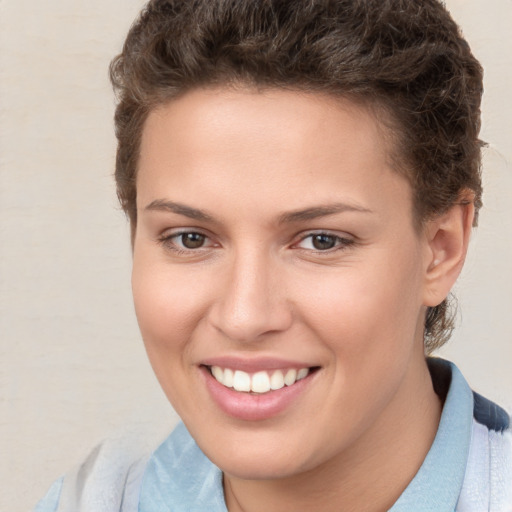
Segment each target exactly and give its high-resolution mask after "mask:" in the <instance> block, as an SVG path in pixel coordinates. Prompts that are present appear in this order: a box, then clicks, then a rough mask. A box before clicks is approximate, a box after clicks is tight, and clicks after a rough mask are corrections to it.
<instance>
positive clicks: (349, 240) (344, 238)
mask: <svg viewBox="0 0 512 512" xmlns="http://www.w3.org/2000/svg"><path fill="white" fill-rule="evenodd" d="M317 235H325V236H329V237H332V238H334V239H335V240H336V245H335V246H334V247H331V248H330V249H324V250H322V249H314V248H303V247H298V245H299V244H300V243H301V242H303V241H304V240H307V239H308V238H312V237H314V236H317ZM354 243H355V239H354V237H353V236H351V235H348V234H346V233H342V234H341V233H336V232H333V231H329V230H326V229H318V230H313V231H308V232H305V233H301V234H300V235H298V236H297V237H296V241H295V242H293V243H292V248H296V249H298V250H304V251H308V252H313V253H317V254H329V253H332V252H335V251H339V250H345V249H347V248H348V247H349V246H351V245H353V244H354Z"/></svg>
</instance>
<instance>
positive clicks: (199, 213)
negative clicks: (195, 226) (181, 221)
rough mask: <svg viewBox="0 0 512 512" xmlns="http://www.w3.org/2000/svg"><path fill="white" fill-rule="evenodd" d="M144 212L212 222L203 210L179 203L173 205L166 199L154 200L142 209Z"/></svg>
mask: <svg viewBox="0 0 512 512" xmlns="http://www.w3.org/2000/svg"><path fill="white" fill-rule="evenodd" d="M144 210H148V211H164V212H172V213H177V214H178V215H183V216H184V217H188V218H189V219H195V220H201V221H205V222H208V221H209V222H211V221H213V217H212V216H211V215H210V214H209V213H206V212H205V211H203V210H199V209H197V208H192V207H191V206H186V205H184V204H181V203H175V202H174V201H168V200H166V199H155V200H154V201H152V202H151V203H149V204H148V205H147V206H146V207H145V208H144Z"/></svg>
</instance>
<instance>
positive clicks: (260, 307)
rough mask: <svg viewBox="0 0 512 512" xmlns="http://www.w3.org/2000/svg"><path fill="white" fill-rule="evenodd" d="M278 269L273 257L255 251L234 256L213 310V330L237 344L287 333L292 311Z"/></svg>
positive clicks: (211, 315)
mask: <svg viewBox="0 0 512 512" xmlns="http://www.w3.org/2000/svg"><path fill="white" fill-rule="evenodd" d="M278 267H279V265H278V263H277V262H275V261H272V258H271V257H269V256H266V255H262V254H258V253H257V252H256V251H253V252H252V254H251V253H247V252H246V253H244V254H239V255H238V256H235V257H234V260H233V262H231V263H230V264H229V265H228V268H227V271H226V272H225V273H224V275H223V278H222V285H221V287H220V289H219V290H218V293H217V294H216V297H217V300H216V301H215V302H214V304H213V305H212V307H211V309H210V315H209V316H210V321H211V323H212V325H213V326H214V328H215V329H217V330H218V331H220V332H222V334H223V335H224V336H226V337H227V338H229V339H231V340H233V341H238V342H251V341H257V340H260V339H263V338H264V337H265V335H269V334H272V333H278V332H283V331H286V330H287V329H288V328H289V327H290V325H291V323H292V311H291V307H290V304H289V302H288V301H287V297H286V290H285V287H284V286H283V278H282V271H280V270H281V269H279V268H278ZM217 282H218V281H217Z"/></svg>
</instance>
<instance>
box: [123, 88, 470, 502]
mask: <svg viewBox="0 0 512 512" xmlns="http://www.w3.org/2000/svg"><path fill="white" fill-rule="evenodd" d="M391 149H392V148H389V147H388V146H387V143H386V140H385V139H384V137H383V136H382V132H381V127H380V126H379V125H378V123H377V122H376V120H375V118H374V117H373V115H372V114H371V113H370V112H369V111H368V110H366V109H365V108H363V107H362V106H358V105H355V104H354V103H351V102H349V101H347V100H340V99H333V98H331V97H329V96H324V95H321V94H318V93H316V94H306V93H299V92H293V91H282V90H266V91H263V92H262V91H254V90H251V89H237V90H234V89H228V88H224V89H222V88H221V89H206V90H204V89H203V90H195V91H192V92H189V93H187V94H185V95H184V96H182V97H180V99H177V100H174V101H171V102H170V103H168V104H166V105H164V106H161V107H159V108H157V109H156V110H154V111H153V112H152V113H151V114H150V115H149V117H148V119H147V121H146V124H145V127H144V131H143V137H142V144H141V153H140V165H139V173H138V177H137V209H138V224H137V226H136V231H135V239H134V262H133V279H132V283H133V293H134V300H135V307H136V312H137V318H138V321H139V325H140V328H141V332H142V336H143V339H144V342H145V345H146V349H147V352H148V355H149V359H150V361H151V363H152V365H153V368H154V371H155V373H156V375H157V378H158V379H159V381H160V384H161V386H162V388H163V390H164V391H165V393H166V394H167V396H168V398H169V400H170V402H171V403H172V405H173V406H174V408H175V409H176V411H177V412H178V413H179V415H180V416H181V418H182V419H183V421H184V422H185V424H186V425H187V427H188V429H189V431H190V432H191V434H192V435H193V437H194V438H195V440H196V441H197V443H198V444H199V446H200V447H201V449H202V450H203V451H204V452H205V453H206V454H207V455H208V457H209V458H210V459H211V460H212V461H213V462H214V463H215V464H216V465H218V466H219V467H220V468H221V469H222V470H223V472H224V487H225V496H226V503H227V506H228V508H229V510H230V512H235V511H240V510H244V511H261V510H266V511H269V512H272V511H280V512H283V511H284V512H286V511H292V510H293V511H297V510H308V511H311V510H313V511H316V510H318V511H331V510H333V511H334V510H336V511H340V510H341V511H351V510H354V511H355V510H358V511H380V510H387V509H388V508H390V507H391V506H392V504H393V503H394V502H395V501H396V499H397V498H398V497H399V496H400V494H401V493H402V491H403V490H404V489H405V487H406V486H407V485H408V483H409V482H410V481H411V479H412V478H413V476H414V474H415V473H416V472H417V470H418V469H419V467H420V466H421V463H422V461H423V459H424V457H425V455H426V453H427V452H428V450H429V448H430V446H431V444H432V441H433V439H434V436H435V432H436V429H437V426H438V422H439V418H440V413H441V403H440V401H439V399H438V397H437V395H435V393H434V391H433V389H432V383H431V379H430V376H429V373H428V369H427V366H426V362H425V357H424V352H423V325H424V318H425V312H426V307H427V306H430V305H435V304H438V303H439V302H441V301H442V300H443V298H444V297H445V296H446V294H447V293H448V291H449V289H450V288H451V286H452V284H453V282H454V281H455V279H456V277H457V275H458V273H459V272H460V268H461V266H462V262H463V260H464V255H465V251H466V248H467V240H468V238H469V234H468V233H469V230H470V225H471V219H472V207H471V206H464V207H463V206H456V207H454V208H452V209H451V210H450V211H449V212H447V213H446V214H444V215H443V216H440V217H439V218H437V219H435V220H434V221H431V222H429V223H428V224H426V225H425V227H424V229H423V230H422V231H421V232H418V231H417V229H415V228H414V223H413V214H412V211H413V205H412V192H411V188H410V185H409V183H408V181H407V180H406V179H404V178H403V177H402V176H401V175H400V174H398V173H397V172H395V171H394V170H393V169H392V168H391V166H390V164H389V163H388V162H389V161H391V159H390V158H389V155H390V151H391ZM176 204H180V205H182V206H183V205H184V206H186V207H187V208H183V207H180V208H177V207H176ZM332 205H336V208H337V209H338V211H336V212H328V209H326V207H332ZM340 205H342V206H341V207H340ZM336 208H334V209H336ZM311 209H313V210H311ZM304 210H308V211H309V215H306V214H304V213H303V214H302V215H297V214H295V215H292V214H291V213H296V212H299V211H304ZM198 211H199V212H202V213H203V214H204V215H203V216H202V217H201V215H199V213H198ZM183 232H188V233H199V234H200V235H203V236H204V238H201V239H200V240H201V242H200V243H202V244H203V245H200V246H199V247H197V248H186V247H184V246H183V238H182V236H181V234H182V233H183ZM312 233H313V234H315V233H316V234H318V233H324V234H327V235H328V236H329V237H331V238H328V240H330V241H333V243H334V246H333V247H332V248H331V249H328V250H318V249H316V248H315V246H314V245H313V238H312V236H311V235H312ZM219 356H229V357H231V356H234V357H238V358H242V359H249V360H251V359H254V358H260V357H272V358H276V357H277V358H282V359H287V360H293V361H300V362H301V363H304V364H305V365H307V366H315V367H319V369H318V371H316V372H315V373H314V374H313V375H312V376H311V377H310V378H309V380H308V381H307V385H306V386H305V388H304V391H303V392H302V393H301V394H300V395H299V397H298V398H297V399H296V400H294V401H293V402H292V404H291V405H290V406H288V407H286V408H285V410H284V411H283V412H282V413H280V414H278V415H277V416H274V417H271V418H268V419H264V420H260V421H245V420H241V419H238V418H233V417H231V416H229V415H227V414H226V413H225V412H223V411H222V410H220V408H219V407H218V406H217V405H216V404H215V403H214V402H213V401H212V399H211V396H210V394H209V392H208V390H207V388H206V386H205V377H204V368H203V369H201V362H202V361H204V360H206V359H207V358H211V357H219Z"/></svg>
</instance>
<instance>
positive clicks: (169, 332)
mask: <svg viewBox="0 0 512 512" xmlns="http://www.w3.org/2000/svg"><path fill="white" fill-rule="evenodd" d="M200 282H201V280H200V279H190V276H187V275H186V273H184V272H182V271H180V269H179V268H178V269H177V268H175V267H172V266H170V265H166V264H165V263H162V262H159V261H152V260H151V259H150V258H145V257H144V254H141V255H139V254H137V253H135V254H134V262H133V272H132V290H133V298H134V304H135V312H136V315H137V320H138V322H139V327H140V330H141V333H142V337H143V339H144V343H145V345H146V348H147V351H148V354H149V356H150V358H152V357H153V354H154V353H155V352H156V353H158V354H160V355H165V353H166V352H168V353H175V352H178V351H182V350H183V347H184V346H186V345H187V342H188V341H189V339H190V335H191V333H192V331H193V330H194V328H195V326H196V325H197V323H198V322H199V321H200V318H201V312H202V310H203V309H204V304H205V291H204V289H202V288H201V287H200V286H199V283H200ZM152 362H153V361H152Z"/></svg>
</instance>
